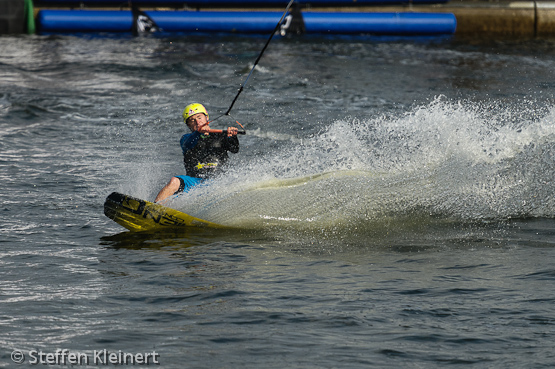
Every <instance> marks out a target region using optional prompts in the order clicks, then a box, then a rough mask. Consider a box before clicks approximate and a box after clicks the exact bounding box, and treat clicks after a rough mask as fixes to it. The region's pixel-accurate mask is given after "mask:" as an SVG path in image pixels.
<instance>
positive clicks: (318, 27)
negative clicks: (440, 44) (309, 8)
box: [303, 12, 457, 35]
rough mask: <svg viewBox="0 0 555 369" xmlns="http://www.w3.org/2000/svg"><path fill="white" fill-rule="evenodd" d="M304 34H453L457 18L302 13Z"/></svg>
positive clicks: (437, 15) (383, 14)
mask: <svg viewBox="0 0 555 369" xmlns="http://www.w3.org/2000/svg"><path fill="white" fill-rule="evenodd" d="M303 18H304V23H305V26H306V33H338V34H357V33H370V34H380V35H415V34H418V35H438V34H452V33H455V29H456V27H457V20H456V18H455V15H454V14H446V13H326V12H306V13H303Z"/></svg>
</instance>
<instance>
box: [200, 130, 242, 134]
mask: <svg viewBox="0 0 555 369" xmlns="http://www.w3.org/2000/svg"><path fill="white" fill-rule="evenodd" d="M208 133H225V134H227V129H209V130H208ZM237 134H238V135H246V134H247V132H246V131H244V130H243V131H238V132H237Z"/></svg>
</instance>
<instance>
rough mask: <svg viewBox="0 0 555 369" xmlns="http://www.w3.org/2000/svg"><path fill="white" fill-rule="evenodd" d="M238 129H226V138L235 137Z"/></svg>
mask: <svg viewBox="0 0 555 369" xmlns="http://www.w3.org/2000/svg"><path fill="white" fill-rule="evenodd" d="M237 132H239V129H238V128H237V127H227V137H231V136H237Z"/></svg>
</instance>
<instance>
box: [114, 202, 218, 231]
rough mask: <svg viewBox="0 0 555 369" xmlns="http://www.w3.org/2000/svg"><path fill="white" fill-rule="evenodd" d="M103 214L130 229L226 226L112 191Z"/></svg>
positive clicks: (147, 229) (150, 229)
mask: <svg viewBox="0 0 555 369" xmlns="http://www.w3.org/2000/svg"><path fill="white" fill-rule="evenodd" d="M104 214H105V215H106V216H107V217H108V218H110V219H112V220H113V221H114V222H116V223H118V224H119V225H121V226H123V227H125V228H127V229H129V230H131V231H152V230H160V229H168V228H177V227H205V228H227V227H225V226H223V225H220V224H216V223H212V222H209V221H207V220H203V219H199V218H195V217H193V216H191V215H189V214H185V213H182V212H180V211H179V210H175V209H172V208H168V207H165V206H163V205H160V204H155V203H152V202H149V201H145V200H141V199H138V198H136V197H132V196H128V195H124V194H121V193H118V192H112V193H111V194H110V195H109V196H108V197H107V198H106V201H105V202H104Z"/></svg>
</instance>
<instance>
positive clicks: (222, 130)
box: [208, 119, 247, 135]
mask: <svg viewBox="0 0 555 369" xmlns="http://www.w3.org/2000/svg"><path fill="white" fill-rule="evenodd" d="M214 120H216V119H214ZM212 122H213V121H212ZM212 122H209V124H210V123H212ZM235 123H237V124H238V125H239V127H241V128H243V130H239V131H238V132H237V134H238V135H246V134H247V131H246V130H245V127H243V125H242V124H241V123H239V122H238V121H235ZM208 133H225V134H227V129H209V130H208Z"/></svg>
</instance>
